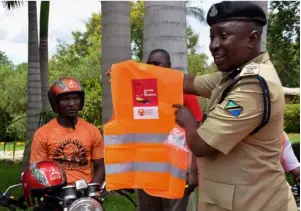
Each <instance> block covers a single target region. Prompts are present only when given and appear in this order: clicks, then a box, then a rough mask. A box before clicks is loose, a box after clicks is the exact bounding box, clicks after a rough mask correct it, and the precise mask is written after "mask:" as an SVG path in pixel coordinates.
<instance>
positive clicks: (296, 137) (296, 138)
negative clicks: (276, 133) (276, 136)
mask: <svg viewBox="0 0 301 211" xmlns="http://www.w3.org/2000/svg"><path fill="white" fill-rule="evenodd" d="M287 135H288V137H289V138H290V141H291V143H295V142H300V133H288V134H287Z"/></svg>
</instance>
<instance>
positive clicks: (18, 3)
mask: <svg viewBox="0 0 301 211" xmlns="http://www.w3.org/2000/svg"><path fill="white" fill-rule="evenodd" d="M2 4H3V6H4V8H7V9H8V10H11V9H14V8H17V7H20V6H22V4H23V2H22V1H2Z"/></svg>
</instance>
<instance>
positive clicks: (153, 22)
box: [143, 1, 188, 73]
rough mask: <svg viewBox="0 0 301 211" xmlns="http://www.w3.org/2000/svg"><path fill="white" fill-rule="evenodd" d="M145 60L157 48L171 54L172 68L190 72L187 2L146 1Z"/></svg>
mask: <svg viewBox="0 0 301 211" xmlns="http://www.w3.org/2000/svg"><path fill="white" fill-rule="evenodd" d="M143 42H144V45H143V60H144V61H146V60H147V57H148V56H149V53H150V52H151V51H152V50H154V49H157V48H163V49H165V50H166V51H168V52H169V54H170V59H171V64H172V67H173V68H175V69H179V70H182V71H184V72H186V73H187V72H188V56H187V33H186V2H185V1H146V2H145V5H144V36H143Z"/></svg>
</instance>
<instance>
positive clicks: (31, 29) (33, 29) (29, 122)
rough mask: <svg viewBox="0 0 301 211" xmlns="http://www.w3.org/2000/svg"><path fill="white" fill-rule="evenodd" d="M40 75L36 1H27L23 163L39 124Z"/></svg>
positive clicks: (26, 160) (25, 162)
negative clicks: (25, 106) (26, 71)
mask: <svg viewBox="0 0 301 211" xmlns="http://www.w3.org/2000/svg"><path fill="white" fill-rule="evenodd" d="M41 104H42V102H41V76H40V63H39V42H38V23H37V4H36V1H28V85H27V108H26V115H27V119H26V145H25V150H24V157H23V164H25V165H27V164H28V162H29V158H30V148H31V142H32V136H33V134H34V132H35V131H36V130H37V128H38V125H39V117H40V115H39V113H40V112H41Z"/></svg>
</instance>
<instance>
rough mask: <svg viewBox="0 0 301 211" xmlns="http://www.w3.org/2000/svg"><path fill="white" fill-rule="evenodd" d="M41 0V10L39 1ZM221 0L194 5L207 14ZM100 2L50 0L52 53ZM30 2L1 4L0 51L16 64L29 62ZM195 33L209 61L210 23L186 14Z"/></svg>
mask: <svg viewBox="0 0 301 211" xmlns="http://www.w3.org/2000/svg"><path fill="white" fill-rule="evenodd" d="M39 2H40V1H38V14H39V5H40V3H39ZM216 2H220V0H218V1H216V0H204V1H202V2H201V1H191V2H190V3H191V5H192V6H200V7H201V8H202V9H204V11H205V14H207V12H208V9H209V8H210V6H211V5H212V4H213V3H216ZM100 10H101V4H100V1H98V0H86V1H85V3H84V2H83V1H72V0H64V1H62V0H51V4H50V21H49V34H48V35H49V55H53V54H55V52H56V45H57V43H58V42H57V40H58V39H59V40H62V41H65V42H67V43H71V42H72V35H71V32H72V31H73V30H81V31H82V30H84V29H85V22H86V21H88V19H89V17H90V15H91V14H92V13H93V12H100ZM27 21H28V17H27V5H23V6H22V7H20V8H17V9H14V10H11V11H8V10H6V9H4V8H3V6H2V5H1V6H0V51H4V52H5V53H6V54H7V56H8V58H9V59H10V60H11V61H13V62H14V63H15V64H18V63H21V62H27V38H28V30H27V24H28V22H27ZM187 24H189V25H190V26H191V27H192V29H193V30H194V32H195V33H197V34H199V43H198V44H199V46H200V52H203V53H206V54H207V55H208V57H209V61H212V58H211V55H210V53H209V49H208V44H209V27H208V26H206V25H204V24H200V23H199V22H198V21H196V20H194V19H193V18H190V17H188V18H187Z"/></svg>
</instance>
